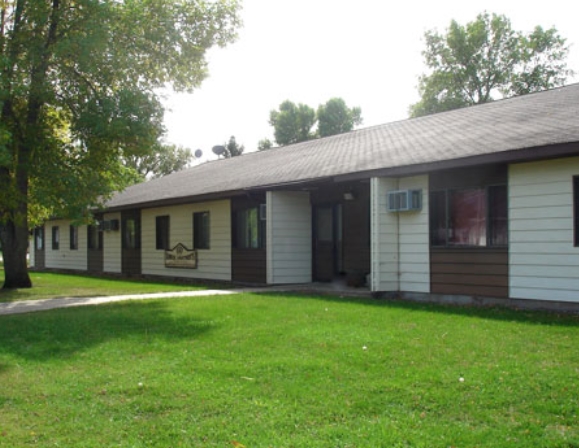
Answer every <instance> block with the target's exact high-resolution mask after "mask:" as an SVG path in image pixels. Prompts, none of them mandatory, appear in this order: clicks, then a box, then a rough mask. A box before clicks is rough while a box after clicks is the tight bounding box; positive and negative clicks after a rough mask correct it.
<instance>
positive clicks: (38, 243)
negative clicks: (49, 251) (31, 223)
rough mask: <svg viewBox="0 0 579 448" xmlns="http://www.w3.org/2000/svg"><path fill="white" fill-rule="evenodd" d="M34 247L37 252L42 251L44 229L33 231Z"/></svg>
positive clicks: (38, 228) (39, 228)
mask: <svg viewBox="0 0 579 448" xmlns="http://www.w3.org/2000/svg"><path fill="white" fill-rule="evenodd" d="M34 247H35V248H36V249H37V250H44V228H42V227H37V228H36V229H34Z"/></svg>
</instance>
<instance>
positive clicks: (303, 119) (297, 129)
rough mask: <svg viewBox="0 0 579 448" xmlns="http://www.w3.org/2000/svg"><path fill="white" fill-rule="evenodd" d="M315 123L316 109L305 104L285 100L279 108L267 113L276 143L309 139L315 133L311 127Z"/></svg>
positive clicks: (290, 142) (283, 143)
mask: <svg viewBox="0 0 579 448" xmlns="http://www.w3.org/2000/svg"><path fill="white" fill-rule="evenodd" d="M315 123H316V111H315V110H314V109H312V108H311V107H310V106H307V105H305V104H297V105H296V104H294V103H293V102H291V101H289V100H286V101H284V102H283V103H281V104H280V106H279V110H272V111H271V112H270V114H269V124H270V125H272V126H273V128H274V132H273V134H274V137H275V141H276V142H277V144H278V145H291V144H292V143H299V142H303V141H306V140H310V139H311V138H313V137H314V135H315V134H313V133H312V128H313V127H314V124H315Z"/></svg>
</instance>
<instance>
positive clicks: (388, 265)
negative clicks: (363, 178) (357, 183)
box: [370, 178, 399, 291]
mask: <svg viewBox="0 0 579 448" xmlns="http://www.w3.org/2000/svg"><path fill="white" fill-rule="evenodd" d="M397 188H398V180H397V179H387V178H373V179H372V180H371V183H370V221H371V230H370V232H371V235H372V241H371V251H372V255H371V259H372V260H371V266H372V274H371V279H370V284H371V289H372V291H399V276H398V269H399V257H398V244H399V232H398V217H397V214H395V213H388V212H387V211H386V202H387V197H386V192H387V191H390V190H396V189H397Z"/></svg>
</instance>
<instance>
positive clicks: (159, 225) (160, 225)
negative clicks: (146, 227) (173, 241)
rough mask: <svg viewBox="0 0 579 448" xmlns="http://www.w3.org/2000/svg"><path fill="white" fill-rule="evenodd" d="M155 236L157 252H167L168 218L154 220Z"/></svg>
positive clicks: (160, 217) (162, 217)
mask: <svg viewBox="0 0 579 448" xmlns="http://www.w3.org/2000/svg"><path fill="white" fill-rule="evenodd" d="M155 235H156V237H155V241H156V243H155V247H156V248H157V250H169V249H170V247H169V216H157V217H156V218H155Z"/></svg>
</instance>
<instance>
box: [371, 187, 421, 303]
mask: <svg viewBox="0 0 579 448" xmlns="http://www.w3.org/2000/svg"><path fill="white" fill-rule="evenodd" d="M406 189H421V190H422V203H423V205H422V210H421V211H411V212H399V213H389V212H388V211H387V197H388V194H387V193H388V192H389V191H393V190H406ZM371 194H372V197H371V220H372V230H371V232H372V279H371V285H372V291H407V292H426V293H427V292H430V260H429V238H428V235H429V231H428V176H414V177H406V178H401V179H388V178H374V179H372V181H371Z"/></svg>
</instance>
